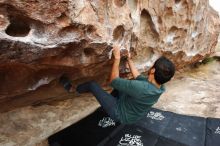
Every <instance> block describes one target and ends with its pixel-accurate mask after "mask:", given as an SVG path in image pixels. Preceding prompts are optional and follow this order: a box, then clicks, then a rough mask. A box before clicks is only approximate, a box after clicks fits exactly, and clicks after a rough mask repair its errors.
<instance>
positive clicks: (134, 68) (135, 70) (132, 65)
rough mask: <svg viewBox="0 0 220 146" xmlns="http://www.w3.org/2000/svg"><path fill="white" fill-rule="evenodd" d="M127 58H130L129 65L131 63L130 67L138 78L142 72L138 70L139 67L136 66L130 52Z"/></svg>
mask: <svg viewBox="0 0 220 146" xmlns="http://www.w3.org/2000/svg"><path fill="white" fill-rule="evenodd" d="M127 60H128V65H129V68H130V70H131V73H132V75H133V77H134V79H136V78H137V76H139V75H140V73H139V71H138V70H137V68H136V67H135V65H134V63H133V61H132V60H131V57H130V54H129V56H128V59H127Z"/></svg>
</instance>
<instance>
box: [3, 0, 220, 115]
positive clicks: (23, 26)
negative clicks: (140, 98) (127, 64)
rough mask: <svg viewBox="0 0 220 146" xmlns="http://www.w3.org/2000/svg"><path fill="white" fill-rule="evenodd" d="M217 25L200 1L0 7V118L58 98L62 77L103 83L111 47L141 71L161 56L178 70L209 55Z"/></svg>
mask: <svg viewBox="0 0 220 146" xmlns="http://www.w3.org/2000/svg"><path fill="white" fill-rule="evenodd" d="M219 24H220V22H219V16H218V14H217V12H215V11H214V10H213V9H212V8H211V7H210V6H209V4H208V1H207V0H168V1H163V0H144V1H140V0H127V1H126V0H108V1H89V0H87V1H86V0H81V1H77V0H47V1H31V2H30V1H18V0H10V1H8V0H0V82H1V86H0V94H1V95H0V103H1V105H3V106H2V107H1V108H0V111H1V112H3V111H9V110H11V109H14V108H17V107H22V106H26V105H32V104H38V103H39V102H48V101H51V100H55V99H58V98H57V96H58V95H59V94H63V93H64V91H62V89H61V88H59V87H58V85H57V83H56V79H57V78H58V77H59V76H60V75H61V74H63V73H67V74H69V75H70V76H71V78H72V80H74V81H75V83H79V82H82V81H85V80H89V79H95V80H97V81H99V82H101V83H105V82H106V79H107V77H108V73H109V70H110V66H111V61H110V59H109V52H110V47H109V45H110V44H111V43H117V44H119V45H121V46H122V48H126V49H128V50H130V51H131V53H132V55H133V57H134V61H135V63H136V65H137V67H138V68H139V69H140V70H142V71H145V69H146V68H147V67H149V66H150V65H152V63H153V62H154V60H156V59H157V58H158V57H159V56H160V55H162V54H163V55H165V56H167V57H168V58H170V59H171V60H173V61H174V62H175V65H176V67H177V68H182V67H184V66H185V65H187V64H191V63H194V62H197V61H199V60H201V59H203V58H204V57H205V56H207V55H209V54H211V53H213V52H214V47H215V45H216V43H217V40H218V35H219V30H220V27H219ZM49 89H52V91H48V90H49ZM55 89H56V90H55ZM48 92H49V93H48ZM46 93H47V94H46ZM45 94H46V95H45ZM55 96H56V97H55Z"/></svg>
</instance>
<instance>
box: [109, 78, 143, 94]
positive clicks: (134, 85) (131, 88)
mask: <svg viewBox="0 0 220 146" xmlns="http://www.w3.org/2000/svg"><path fill="white" fill-rule="evenodd" d="M111 86H112V87H113V88H114V89H117V90H119V91H121V92H123V93H125V94H128V95H130V96H131V97H137V96H138V95H139V93H140V92H141V91H142V89H143V88H144V84H143V82H141V81H138V80H127V79H122V78H119V77H118V78H115V79H114V80H113V81H112V82H111ZM145 88H146V87H145Z"/></svg>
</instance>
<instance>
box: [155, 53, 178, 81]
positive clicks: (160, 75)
mask: <svg viewBox="0 0 220 146" xmlns="http://www.w3.org/2000/svg"><path fill="white" fill-rule="evenodd" d="M153 68H155V73H154V78H155V80H156V82H157V83H158V84H164V83H166V82H168V81H169V80H170V79H171V78H172V77H173V76H174V73H175V66H174V64H173V63H172V62H171V61H170V60H169V59H167V58H166V57H164V56H162V57H160V58H159V59H157V60H156V62H155V63H154V65H153Z"/></svg>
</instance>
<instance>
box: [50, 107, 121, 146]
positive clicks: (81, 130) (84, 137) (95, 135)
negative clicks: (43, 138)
mask: <svg viewBox="0 0 220 146" xmlns="http://www.w3.org/2000/svg"><path fill="white" fill-rule="evenodd" d="M118 125H119V123H115V122H114V121H113V120H112V119H110V118H109V116H108V115H107V113H106V112H105V111H104V110H103V109H102V108H98V109H97V110H96V111H95V112H94V113H92V114H90V115H89V116H87V117H86V118H84V119H82V120H80V121H79V122H77V123H75V124H73V125H71V126H69V127H67V128H65V129H63V130H62V131H60V132H58V133H56V134H54V135H52V136H51V137H49V138H48V141H49V145H50V146H96V145H97V144H98V143H100V141H102V140H103V139H105V138H106V137H107V136H108V135H109V134H110V133H111V132H112V131H113V130H114V129H115V128H116V127H118Z"/></svg>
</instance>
